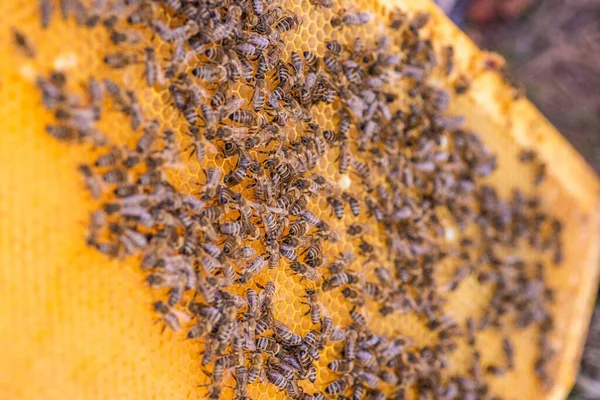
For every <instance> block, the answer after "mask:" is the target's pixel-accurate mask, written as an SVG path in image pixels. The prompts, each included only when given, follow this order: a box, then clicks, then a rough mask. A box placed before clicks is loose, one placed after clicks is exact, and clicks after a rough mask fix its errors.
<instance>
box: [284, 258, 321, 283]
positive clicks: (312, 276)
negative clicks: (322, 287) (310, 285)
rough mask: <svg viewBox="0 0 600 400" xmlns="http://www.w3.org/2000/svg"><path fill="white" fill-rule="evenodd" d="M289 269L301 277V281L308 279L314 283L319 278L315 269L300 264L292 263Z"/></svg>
mask: <svg viewBox="0 0 600 400" xmlns="http://www.w3.org/2000/svg"><path fill="white" fill-rule="evenodd" d="M290 269H291V270H292V271H294V272H295V273H297V274H299V275H301V276H302V279H308V280H309V281H311V282H315V281H316V280H317V279H318V278H319V274H318V272H317V270H316V269H315V268H313V267H310V266H308V265H307V264H304V263H301V262H297V261H296V262H293V263H292V264H291V265H290Z"/></svg>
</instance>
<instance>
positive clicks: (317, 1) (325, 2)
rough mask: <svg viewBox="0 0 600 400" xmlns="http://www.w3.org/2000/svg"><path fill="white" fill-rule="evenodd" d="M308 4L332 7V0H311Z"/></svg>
mask: <svg viewBox="0 0 600 400" xmlns="http://www.w3.org/2000/svg"><path fill="white" fill-rule="evenodd" d="M310 4H312V5H313V6H315V7H323V8H332V7H333V0H311V1H310Z"/></svg>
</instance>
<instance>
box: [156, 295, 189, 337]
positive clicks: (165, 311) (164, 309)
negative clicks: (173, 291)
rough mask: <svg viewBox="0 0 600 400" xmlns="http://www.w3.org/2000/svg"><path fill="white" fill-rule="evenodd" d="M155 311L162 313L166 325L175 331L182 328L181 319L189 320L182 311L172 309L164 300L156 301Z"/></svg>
mask: <svg viewBox="0 0 600 400" xmlns="http://www.w3.org/2000/svg"><path fill="white" fill-rule="evenodd" d="M154 311H156V312H157V313H158V314H160V316H161V318H162V320H163V321H164V323H165V326H168V327H169V328H171V329H172V330H173V331H176V332H177V331H179V330H180V329H181V324H180V319H183V320H187V319H188V318H187V317H186V316H185V314H183V313H182V312H177V311H175V310H174V309H171V308H170V307H169V306H167V305H166V304H165V303H163V302H162V301H157V302H155V303H154Z"/></svg>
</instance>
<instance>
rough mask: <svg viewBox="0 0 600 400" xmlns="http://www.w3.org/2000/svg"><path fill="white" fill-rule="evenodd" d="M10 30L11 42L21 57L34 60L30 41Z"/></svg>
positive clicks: (20, 33)
mask: <svg viewBox="0 0 600 400" xmlns="http://www.w3.org/2000/svg"><path fill="white" fill-rule="evenodd" d="M42 3H44V1H42ZM48 3H50V1H48ZM11 29H12V34H13V42H14V43H15V46H16V47H17V49H19V51H20V52H21V53H23V55H25V56H26V57H29V58H34V57H35V55H36V51H35V47H33V44H32V43H31V41H30V40H29V39H28V38H27V36H25V34H24V33H22V32H21V31H19V30H17V29H16V28H11Z"/></svg>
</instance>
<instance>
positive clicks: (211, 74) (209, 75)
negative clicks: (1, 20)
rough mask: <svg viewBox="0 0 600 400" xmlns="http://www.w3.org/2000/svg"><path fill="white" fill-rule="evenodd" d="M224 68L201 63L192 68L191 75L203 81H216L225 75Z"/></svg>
mask: <svg viewBox="0 0 600 400" xmlns="http://www.w3.org/2000/svg"><path fill="white" fill-rule="evenodd" d="M225 73H226V71H225V68H224V67H222V66H220V65H219V66H215V65H202V66H200V67H196V68H194V69H193V70H192V75H194V76H195V77H196V78H198V79H199V80H201V81H204V82H209V83H212V82H217V81H219V80H222V79H223V78H224V77H225Z"/></svg>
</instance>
